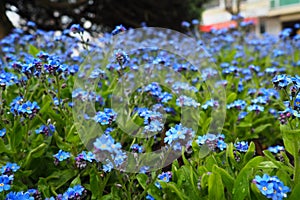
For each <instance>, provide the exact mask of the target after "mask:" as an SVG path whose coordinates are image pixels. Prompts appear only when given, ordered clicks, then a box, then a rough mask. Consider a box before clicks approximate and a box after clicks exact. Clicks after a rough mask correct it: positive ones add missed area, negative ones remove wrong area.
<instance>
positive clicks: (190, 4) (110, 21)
mask: <svg viewBox="0 0 300 200" xmlns="http://www.w3.org/2000/svg"><path fill="white" fill-rule="evenodd" d="M206 1H209V0H185V1H182V0H172V1H170V0H160V1H153V0H72V1H71V0H56V1H55V0H1V5H2V9H3V12H1V14H2V17H3V19H4V18H5V17H6V15H5V10H9V9H10V8H11V7H12V6H14V7H15V8H16V9H14V11H15V10H16V11H15V12H16V13H17V14H19V15H20V17H21V18H22V19H24V20H25V21H34V22H35V23H36V24H37V27H38V28H40V29H44V30H63V29H66V28H68V27H69V26H70V24H73V23H78V24H81V25H83V23H84V22H85V21H86V20H89V21H90V22H91V23H92V26H91V27H90V29H89V30H90V31H97V32H99V31H109V30H111V29H113V28H114V27H115V26H116V25H119V24H123V25H124V26H126V27H133V28H135V27H140V25H141V23H142V22H146V24H147V25H149V26H157V27H165V28H170V29H174V30H179V31H180V30H183V29H182V27H181V22H182V21H183V20H186V21H190V20H192V19H195V18H196V19H200V16H201V12H202V5H203V4H204V3H205V2H206ZM1 11H2V10H1ZM5 19H7V17H6V18H5ZM1 20H2V18H1ZM7 22H9V20H8V21H7ZM1 23H2V21H1ZM10 24H11V23H10ZM4 27H6V26H4ZM7 29H8V30H10V29H11V26H7ZM7 33H8V32H5V33H4V34H7Z"/></svg>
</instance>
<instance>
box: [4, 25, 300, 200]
mask: <svg viewBox="0 0 300 200" xmlns="http://www.w3.org/2000/svg"><path fill="white" fill-rule="evenodd" d="M197 23H198V22H197V21H193V22H192V25H197ZM183 26H185V27H186V28H187V30H188V34H189V35H190V36H191V37H194V38H195V41H196V46H197V48H196V49H194V48H190V49H188V50H187V51H186V52H184V53H183V54H184V55H183V56H188V55H190V54H192V55H197V56H198V57H197V58H196V59H195V60H197V61H199V62H197V63H195V64H191V63H190V62H189V61H188V60H186V59H185V58H184V57H182V55H180V56H178V55H174V54H172V53H171V52H169V51H167V50H162V49H158V48H148V49H140V48H139V47H141V44H143V43H145V44H146V43H147V42H152V43H154V44H157V46H160V45H162V44H166V45H172V46H174V48H175V49H176V48H180V46H184V45H186V43H185V42H186V41H184V40H183V39H182V40H181V39H180V38H172V37H166V39H165V40H164V41H159V40H155V37H153V38H150V39H149V38H145V40H144V41H135V38H137V37H138V35H135V33H134V32H132V34H131V37H132V42H131V43H130V45H131V47H132V48H131V49H132V51H128V50H125V49H122V43H120V44H119V45H116V47H117V48H116V49H110V47H111V46H112V43H113V38H114V37H118V36H119V37H120V38H122V34H124V33H125V32H126V31H130V30H126V28H125V27H123V26H122V25H120V26H117V27H116V29H115V30H114V31H113V32H112V33H111V34H108V33H105V34H103V36H101V37H100V38H96V39H94V40H92V41H86V40H85V39H84V37H83V32H84V29H83V28H82V27H80V26H79V25H72V26H71V28H70V29H69V30H65V31H63V32H62V33H56V32H53V31H49V32H45V31H42V30H39V29H36V28H35V26H34V24H31V26H28V27H25V28H24V29H15V30H14V32H13V33H12V34H10V35H9V36H7V37H6V38H4V39H2V40H1V41H0V48H1V50H0V53H1V54H0V56H1V57H0V58H1V59H0V112H1V120H0V137H1V138H0V156H1V161H0V166H1V168H0V173H1V176H0V196H1V199H171V198H173V199H202V198H204V199H267V198H268V199H283V198H290V199H295V198H296V197H298V193H299V192H298V191H299V190H300V159H299V154H298V151H299V149H300V129H299V127H298V126H299V118H300V94H299V91H300V77H299V76H298V74H299V69H298V68H299V67H300V50H299V49H300V37H299V35H296V36H290V33H291V31H290V30H289V29H287V30H284V31H282V32H281V33H280V35H279V36H271V35H268V34H264V35H263V36H262V37H257V36H255V35H253V34H251V33H249V32H248V31H247V30H248V28H249V26H251V24H241V26H240V27H239V29H238V30H237V29H229V30H218V31H212V32H211V33H201V34H200V33H198V32H197V31H195V29H193V27H191V24H190V23H189V22H184V23H183ZM144 28H145V29H146V27H144ZM151 34H152V35H154V36H155V35H160V37H161V35H162V34H163V33H162V32H159V31H158V32H153V33H151ZM77 36H79V37H77ZM78 38H79V39H78ZM203 50H205V51H204V52H205V54H203ZM201 52H202V53H201ZM195 53H196V54H195ZM198 53H199V54H198ZM203 55H205V56H203ZM198 64H199V65H201V66H202V67H201V68H199V67H198V66H197V65H198ZM213 65H214V66H215V67H212V66H213ZM166 69H167V73H165V71H166ZM172 73H175V74H179V75H180V76H178V77H179V78H177V79H176V80H175V79H174V77H175V76H172ZM218 76H219V77H220V80H218V81H217V82H216V83H214V84H215V85H213V87H210V86H209V85H207V83H208V82H209V81H210V80H212V79H213V78H214V77H218ZM149 77H151V78H153V80H156V81H153V80H151V79H150V78H149ZM76 80H85V81H86V82H84V83H85V84H86V85H83V87H76V85H75V87H74V82H76ZM137 80H139V81H138V82H143V81H142V80H145V84H141V85H135V83H136V82H137ZM147 81H148V82H147ZM120 83H121V84H125V83H126V84H127V85H126V86H128V88H130V89H131V90H130V91H127V90H126V88H125V89H124V88H123V87H120V86H119V85H118V84H120ZM143 83H144V82H143ZM88 84H91V85H94V90H93V91H90V90H89V89H88V87H87V85H88ZM220 90H224V91H225V92H226V100H225V102H223V103H222V100H223V99H222V98H221V97H219V96H218V95H211V94H212V93H214V94H220V96H221V93H220ZM116 91H117V92H120V93H121V94H123V95H124V96H123V97H124V98H119V99H116V98H115V96H114V94H115V93H117V92H116ZM129 93H130V94H129ZM125 97H126V98H125ZM115 102H118V103H120V104H117V105H121V106H119V107H118V106H115V104H114V103H115ZM123 102H126V104H123ZM88 103H91V104H92V105H93V106H94V109H95V112H91V110H86V109H79V111H80V112H81V114H82V118H81V116H77V115H73V113H74V112H73V111H74V108H76V106H79V105H81V104H88ZM82 108H83V107H82ZM220 108H221V109H222V108H223V109H224V110H226V112H224V113H223V114H224V119H225V121H224V123H223V124H222V125H223V126H222V129H219V130H217V129H214V132H209V130H212V129H210V127H209V126H210V124H211V122H212V121H213V120H215V118H214V115H213V114H212V113H213V111H214V110H216V109H220ZM122 109H123V110H124V109H125V111H124V112H121V111H123V110H122ZM221 114H222V113H221ZM198 115H199V116H198ZM219 115H220V113H219ZM77 117H78V119H80V120H82V122H84V123H86V124H88V125H90V127H91V128H92V127H98V128H95V130H99V131H98V132H99V135H92V134H91V133H89V132H86V133H82V132H80V131H82V130H81V129H80V125H78V124H77V122H78V121H77V122H76V120H75V122H74V119H75V118H76V119H77ZM128 118H130V119H131V120H132V121H131V122H130V123H134V124H135V125H138V128H136V129H134V126H131V125H130V123H129V121H126V120H125V119H128ZM218 119H219V118H218ZM123 120H125V121H123ZM191 121H192V122H193V123H190V122H191ZM194 122H196V123H194ZM128 124H129V125H128ZM99 127H101V128H99ZM101 130H103V131H102V132H101ZM128 132H130V133H134V136H137V137H132V135H131V136H130V135H128V134H127V133H128ZM159 149H160V150H161V152H162V153H161V154H160V156H159V157H160V158H156V157H155V159H152V158H153V157H152V158H150V157H146V156H144V157H143V155H144V154H145V153H151V152H155V151H157V150H159ZM128 152H129V153H128ZM170 152H172V155H173V154H174V155H178V156H177V157H176V159H175V160H172V162H171V163H168V164H166V165H164V164H165V163H164V162H163V161H166V160H168V158H171V156H170V155H171V154H170ZM169 156H170V157H169ZM158 160H159V161H161V162H157V161H158ZM153 164H155V166H156V168H159V166H161V168H159V169H158V170H154V169H153V168H152V166H153ZM129 168H130V169H136V171H135V173H132V172H131V173H128V172H126V170H124V169H129ZM124 171H125V172H124Z"/></svg>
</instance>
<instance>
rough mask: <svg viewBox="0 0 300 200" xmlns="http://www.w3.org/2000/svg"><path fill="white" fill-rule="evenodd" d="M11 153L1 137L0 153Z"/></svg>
mask: <svg viewBox="0 0 300 200" xmlns="http://www.w3.org/2000/svg"><path fill="white" fill-rule="evenodd" d="M3 152H5V153H11V151H10V150H9V149H8V148H7V147H6V145H5V144H4V141H3V139H1V138H0V153H3Z"/></svg>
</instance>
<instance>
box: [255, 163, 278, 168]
mask: <svg viewBox="0 0 300 200" xmlns="http://www.w3.org/2000/svg"><path fill="white" fill-rule="evenodd" d="M258 168H260V169H276V168H278V166H277V165H275V164H274V163H273V162H272V161H263V162H261V163H260V164H259V165H258Z"/></svg>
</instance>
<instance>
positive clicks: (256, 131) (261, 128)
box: [254, 124, 272, 134]
mask: <svg viewBox="0 0 300 200" xmlns="http://www.w3.org/2000/svg"><path fill="white" fill-rule="evenodd" d="M269 126H272V124H264V125H261V126H259V127H257V128H255V129H254V134H258V133H261V132H262V131H263V130H265V129H266V128H267V127H269Z"/></svg>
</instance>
